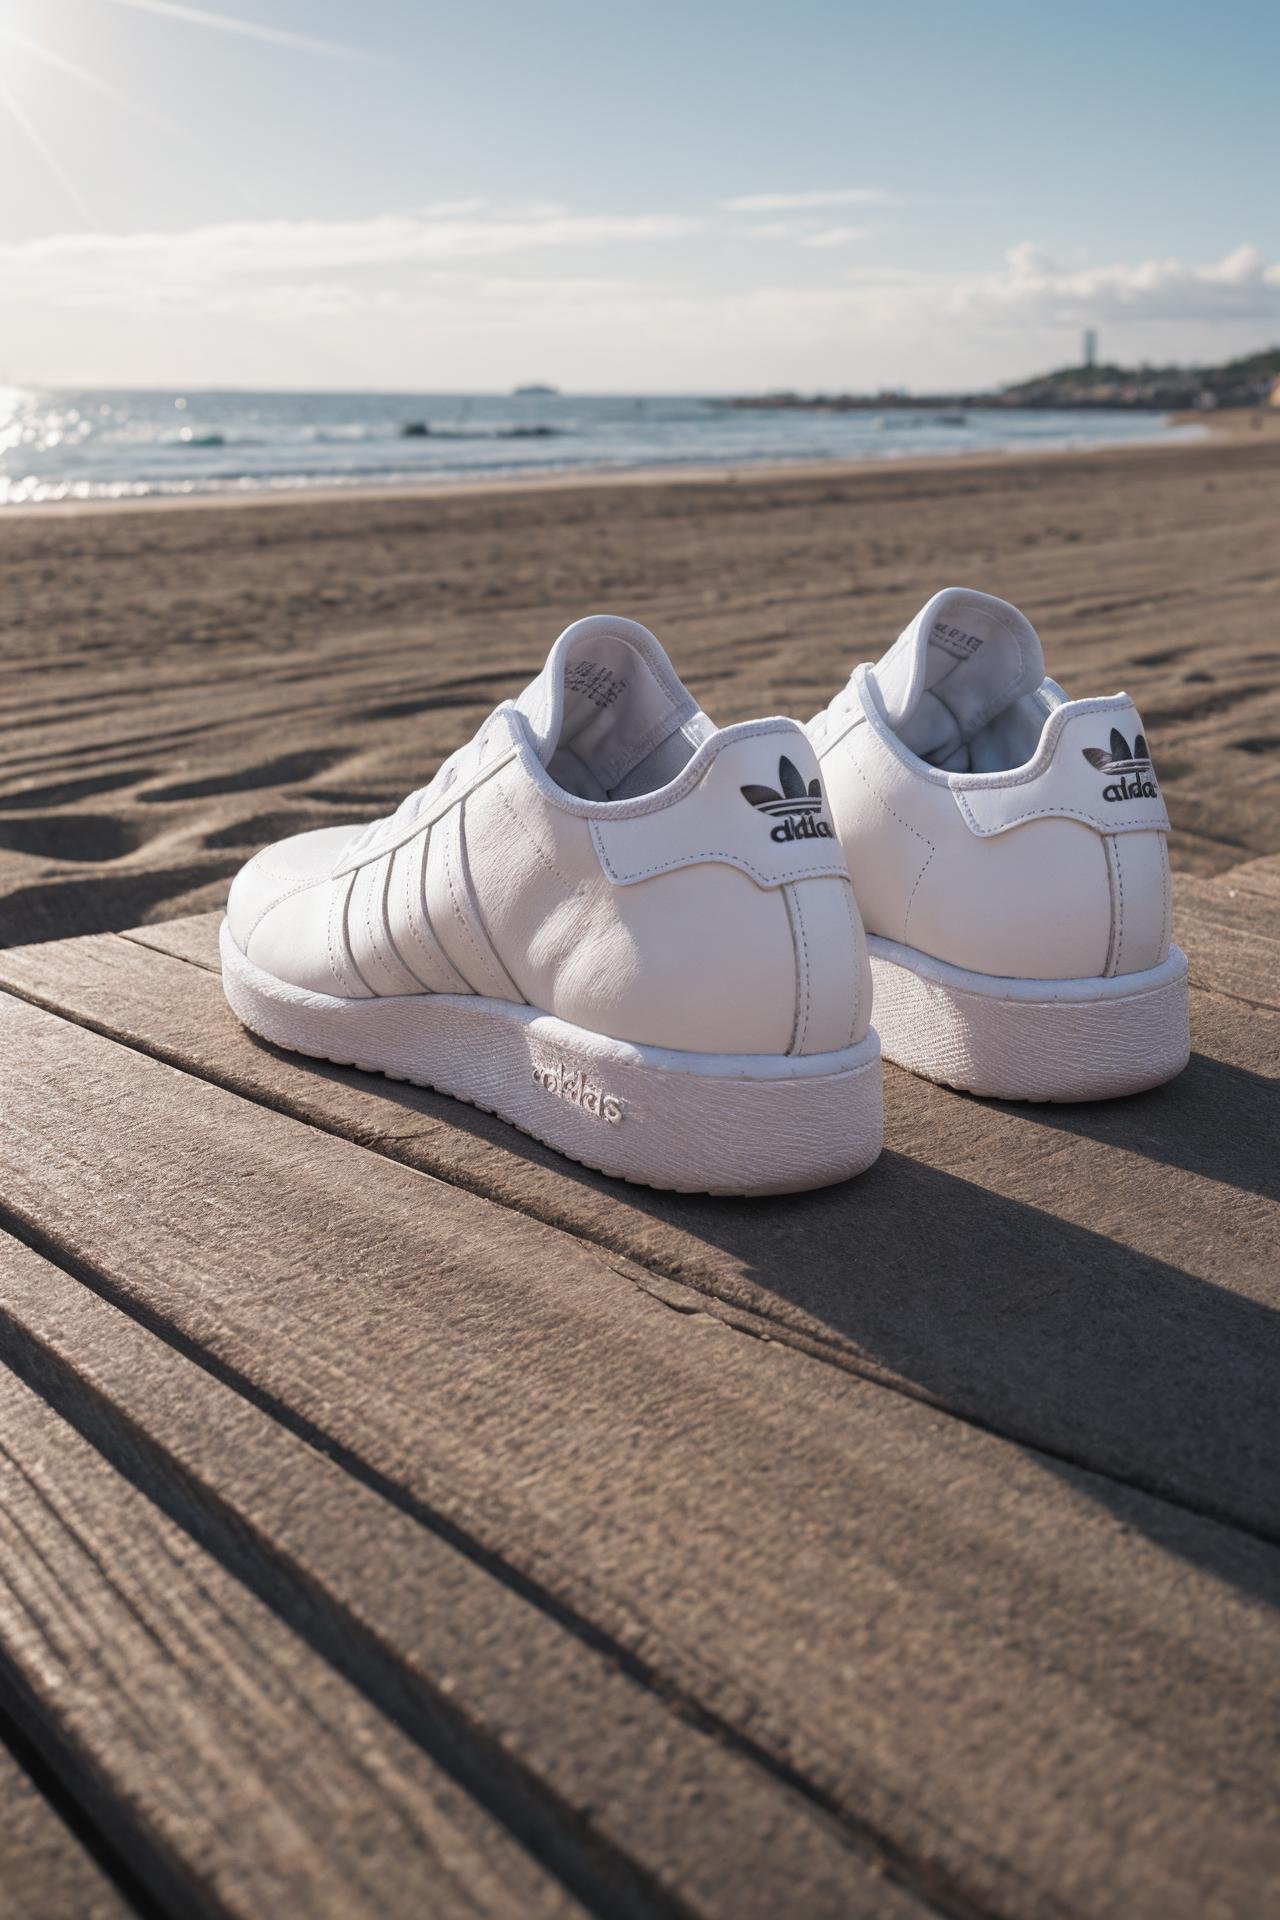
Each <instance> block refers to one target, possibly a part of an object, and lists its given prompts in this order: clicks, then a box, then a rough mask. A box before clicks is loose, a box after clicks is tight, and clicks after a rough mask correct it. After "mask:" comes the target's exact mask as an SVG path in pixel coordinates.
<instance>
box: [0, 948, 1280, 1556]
mask: <svg viewBox="0 0 1280 1920" xmlns="http://www.w3.org/2000/svg"><path fill="white" fill-rule="evenodd" d="M154 931H157V932H158V931H159V930H154ZM182 937H183V942H184V945H190V946H191V947H193V948H194V945H195V943H194V941H193V940H191V938H190V936H189V935H186V934H184V935H183V936H182ZM0 980H3V981H7V982H9V983H11V984H14V985H17V986H19V987H20V988H21V990H22V991H24V992H27V993H30V994H32V995H34V996H36V997H38V998H39V999H40V1000H41V1002H42V1003H43V1004H45V1005H48V1006H51V1007H57V1008H59V1009H61V1010H63V1011H65V1012H67V1013H70V1014H73V1015H74V1016H75V1017H76V1018H77V1019H81V1020H87V1021H90V1022H92V1023H93V1024H95V1025H97V1026H99V1027H101V1028H103V1029H105V1030H106V1031H108V1032H111V1033H115V1034H119V1035H121V1036H123V1037H125V1038H127V1039H128V1040H129V1041H130V1042H131V1043H132V1044H135V1045H138V1046H142V1047H144V1048H146V1049H147V1050H149V1051H150V1052H151V1053H153V1054H155V1055H157V1056H158V1057H159V1058H161V1059H166V1060H169V1061H172V1062H174V1063H176V1064H179V1065H182V1066H184V1067H189V1068H191V1069H193V1070H194V1071H195V1072H197V1073H200V1074H202V1075H204V1076H207V1077H208V1078H210V1079H213V1080H216V1081H218V1082H220V1083H222V1084H224V1085H227V1086H230V1087H233V1088H234V1089H235V1090H237V1091H239V1092H242V1093H244V1094H247V1095H248V1096H250V1097H251V1098H253V1099H255V1100H258V1101H262V1102H264V1103H266V1104H269V1105H271V1106H274V1107H277V1108H280V1109H283V1110H284V1111H286V1112H290V1113H293V1114H294V1115H296V1116H298V1117H300V1118H303V1119H305V1120H307V1121H308V1122H309V1123H311V1124H313V1125H317V1126H320V1127H323V1128H325V1129H327V1130H330V1131H333V1132H336V1133H339V1134H341V1135H343V1136H344V1137H346V1138H350V1139H353V1140H355V1141H357V1142H360V1143H361V1144H363V1145H366V1146H369V1147H371V1148H373V1149H375V1150H376V1151H377V1152H378V1153H380V1154H382V1155H385V1156H387V1157H389V1158H393V1159H396V1160H398V1161H401V1162H403V1163H405V1164H407V1165H409V1166H412V1167H415V1168H417V1169H419V1170H421V1171H423V1172H428V1173H431V1174H435V1175H438V1176H440V1177H441V1178H442V1179H444V1180H447V1181H449V1182H451V1183H455V1184H459V1185H462V1186H465V1187H466V1188H468V1189H471V1190H473V1191H479V1192H482V1193H485V1194H487V1195H489V1196H491V1197H493V1198H494V1199H497V1200H499V1201H501V1202H502V1204H503V1205H504V1206H506V1207H508V1208H512V1209H516V1210H518V1211H520V1212H522V1213H525V1214H531V1215H533V1216H535V1217H537V1218H539V1219H541V1220H543V1221H545V1222H547V1223H548V1224H551V1225H555V1226H558V1227H561V1228H567V1229H568V1230H570V1231H571V1232H572V1233H573V1234H574V1235H575V1236H578V1237H582V1238H585V1239H588V1240H590V1241H592V1242H593V1243H594V1244H596V1245H599V1246H601V1247H603V1248H605V1249H607V1250H608V1252H609V1253H610V1254H612V1255H615V1256H617V1257H618V1258H619V1259H621V1260H623V1261H625V1262H628V1263H631V1265H632V1266H633V1267H634V1268H635V1269H636V1270H637V1274H636V1277H637V1278H638V1279H639V1280H640V1281H641V1282H645V1281H646V1280H647V1279H648V1277H649V1276H655V1275H660V1276H662V1278H663V1280H675V1281H677V1282H679V1283H681V1284H682V1285H687V1286H691V1287H694V1288H697V1289H698V1290H699V1292H700V1293H701V1294H702V1295H703V1296H704V1298H705V1299H707V1300H708V1301H709V1302H711V1303H713V1304H714V1306H715V1309H716V1310H717V1311H719V1312H723V1313H725V1314H728V1315H729V1316H730V1317H738V1318H742V1317H743V1316H745V1317H746V1318H747V1319H748V1320H749V1322H750V1324H752V1325H755V1326H758V1327H760V1328H761V1329H762V1330H764V1331H769V1332H771V1333H773V1334H774V1336H775V1337H778V1338H784V1339H788V1340H792V1341H795V1342H798V1343H800V1344H802V1345H804V1346H806V1347H807V1348H808V1349H809V1350H811V1351H815V1352H819V1353H821V1354H823V1355H824V1356H825V1357H827V1358H828V1359H829V1360H830V1361H832V1363H833V1364H837V1365H841V1366H847V1367H850V1368H853V1369H855V1370H857V1371H859V1372H860V1373H862V1374H864V1375H869V1376H870V1377H873V1378H875V1379H878V1380H881V1381H884V1382H886V1383H889V1384H892V1385H894V1386H896V1387H898V1388H900V1389H901V1390H903V1391H905V1392H909V1393H911V1394H914V1395H917V1396H919V1397H921V1398H924V1399H927V1400H930V1401H933V1402H935V1403H936V1404H938V1405H941V1406H945V1407H947V1408H948V1409H950V1410H952V1411H956V1412H959V1413H962V1414H964V1415H965V1416H966V1417H967V1418H970V1419H973V1420H975V1421H978V1422H979V1423H981V1424H982V1425H984V1426H988V1427H992V1428H994V1429H996V1430H998V1431H1000V1432H1002V1433H1005V1434H1007V1435H1009V1436H1010V1437H1013V1438H1016V1439H1018V1440H1020V1441H1024V1442H1026V1443H1028V1444H1031V1445H1035V1446H1037V1447H1041V1448H1043V1449H1045V1450H1046V1451H1048V1452H1052V1453H1054V1454H1058V1455H1061V1456H1063V1457H1065V1458H1069V1459H1071V1460H1074V1461H1077V1462H1079V1463H1081V1464H1084V1465H1088V1466H1090V1467H1093V1468H1095V1469H1097V1470H1098V1471H1100V1472H1105V1473H1109V1474H1114V1475H1117V1476H1119V1477H1122V1478H1125V1479H1128V1480H1130V1481H1132V1482H1133V1483H1134V1484H1136V1485H1141V1486H1144V1487H1147V1488H1149V1489H1152V1490H1155V1491H1157V1492H1159V1493H1161V1494H1165V1495H1168V1496H1172V1497H1176V1498H1177V1499H1179V1500H1182V1501H1185V1502H1186V1503H1187V1504H1189V1505H1192V1506H1194V1507H1196V1508H1198V1509H1200V1510H1203V1511H1205V1512H1208V1513H1212V1514H1219V1515H1222V1516H1223V1517H1225V1518H1228V1519H1232V1520H1235V1521H1238V1522H1239V1523H1241V1524H1243V1525H1247V1526H1249V1527H1252V1528H1256V1529H1257V1530H1259V1531H1262V1532H1264V1533H1268V1534H1269V1535H1274V1536H1280V1418H1278V1417H1277V1416H1278V1415H1280V1320H1278V1319H1277V1315H1276V1312H1275V1309H1276V1307H1277V1305H1280V1276H1278V1275H1277V1260H1276V1247H1277V1210H1276V1188H1277V1167H1276V1159H1275V1153H1274V1147H1273V1136H1274V1130H1275V1126H1276V1110H1277V1094H1276V1088H1275V1085H1274V1083H1273V1081H1272V1080H1269V1079H1268V1078H1267V1077H1266V1076H1267V1075H1268V1074H1271V1075H1274V1074H1275V1073H1276V1071H1277V1062H1280V1016H1275V1015H1266V1014H1263V1013H1260V1012H1258V1011H1256V1010H1254V1009H1251V1008H1243V1007H1241V1006H1240V1004H1239V1003H1238V1002H1234V1001H1230V1000H1222V999H1217V998H1210V997H1208V996H1199V995H1198V996H1196V999H1197V1007H1196V1029H1197V1053H1196V1057H1195V1059H1194V1060H1193V1062H1192V1065H1191V1067H1190V1068H1189V1069H1188V1071H1187V1072H1186V1073H1185V1074H1184V1075H1183V1076H1182V1077H1181V1078H1180V1079H1178V1080H1177V1081H1175V1082H1174V1083H1173V1084H1172V1085H1171V1086H1169V1087H1167V1088H1164V1089H1161V1090H1159V1091H1157V1092H1156V1093H1154V1094H1151V1095H1148V1096H1145V1097H1143V1098H1141V1099H1137V1100H1126V1101H1116V1102H1111V1103H1104V1104H1102V1105H1094V1106H1083V1107H1028V1106H1017V1107H999V1106H996V1105H993V1104H990V1103H982V1102H978V1101H974V1100H968V1099H965V1098H963V1097H962V1096H960V1095H957V1094H954V1093H951V1092H950V1091H948V1090H946V1089H943V1088H938V1087H932V1086H929V1085H928V1084H927V1083H926V1082H924V1081H920V1080H915V1079H912V1078H910V1077H908V1076H906V1075H903V1074H900V1073H897V1072H890V1073H889V1074H888V1075H887V1076H886V1096H887V1107H888V1142H889V1150H888V1152H887V1153H886V1154H885V1156H884V1159H883V1161H882V1162H881V1164H880V1165H879V1166H878V1167H876V1168H875V1169H874V1170H873V1171H872V1172H871V1173H870V1174H869V1175H867V1176H865V1177H864V1178H863V1179H861V1180H858V1181H855V1182H852V1183H848V1184H846V1185H845V1186H842V1187H836V1188H832V1189H830V1190H828V1191H827V1192H825V1193H821V1194H813V1195H808V1196H805V1197H804V1198H803V1199H802V1200H798V1201H779V1202H770V1203H763V1204H762V1203H758V1202H740V1203H735V1202H726V1201H716V1200H699V1199H696V1198H687V1197H677V1196H669V1195H661V1194H655V1193H652V1192H649V1191H647V1190H644V1189H639V1188H632V1187H627V1186H625V1185H623V1184H622V1183H619V1182H610V1181H608V1180H604V1179H602V1178H598V1177H596V1176H594V1175H591V1174H589V1173H586V1172H585V1171H584V1170H583V1169H581V1168H577V1167H574V1166H572V1165H571V1164H570V1163H569V1162H567V1161H564V1160H562V1159H561V1158H560V1157H559V1156H558V1155H556V1154H553V1153H551V1152H550V1151H549V1150H546V1149H543V1148H541V1147H539V1146H538V1145H537V1144H536V1143H535V1142H532V1141H530V1140H528V1139H527V1138H526V1136H524V1135H523V1134H519V1133H516V1132H515V1131H514V1130H513V1129H511V1128H508V1127H506V1126H504V1125H503V1124H502V1122H500V1121H497V1120H494V1119H492V1118H491V1117H489V1116H486V1115H483V1114H479V1113H477V1112H476V1111H475V1110H474V1109H472V1108H469V1107H464V1106H461V1105H459V1104H458V1103H457V1102H455V1101H451V1100H446V1099H443V1098H441V1097H440V1096H437V1095H434V1094H432V1093H430V1092H427V1091H425V1090H422V1089H417V1088H411V1087H404V1086H396V1085H393V1084H391V1083H390V1082H387V1081H383V1080H380V1079H377V1078H375V1077H370V1076H365V1075H360V1074H356V1073H350V1072H345V1071H343V1070H342V1069H339V1068H329V1067H324V1066H318V1065H316V1064H315V1063H313V1062H309V1061H300V1060H299V1059H297V1058H296V1057H294V1056H290V1055H286V1054H282V1053H279V1052H277V1051H275V1050H274V1049H271V1048H268V1047H265V1046H263V1045H261V1044H259V1043H258V1042H257V1041H255V1040H253V1039H252V1038H250V1037H249V1036H248V1035H246V1034H245V1033H244V1032H243V1030H242V1029H241V1028H240V1027H239V1025H238V1024H237V1023H236V1021H235V1020H234V1019H233V1018H232V1017H231V1015H230V1013H229V1012H228V1010H227V1008H226V1006H225V1003H224V1001H223V999H222V992H221V986H220V984H219V982H218V980H217V978H216V977H215V976H214V975H212V974H210V973H208V972H205V971H203V970H201V969H199V968H197V967H194V966H189V965H186V964H181V963H179V962H178V961H175V960H167V959H165V958H163V957H161V956H160V955H159V954H157V953H155V952H153V951H151V950H145V949H143V948H142V947H140V946H137V945H135V944H133V943H132V942H130V941H124V940H112V939H110V938H102V939H89V940H79V941H63V942H59V943H57V944H56V945H54V946H50V947H42V948H32V949H27V950H14V951H11V952H9V953H7V954H4V955H0ZM1268 1059H1270V1061H1271V1065H1270V1066H1268V1065H1267V1064H1266V1063H1267V1060H1268ZM1249 1062H1253V1063H1255V1064H1252V1065H1250V1064H1247V1063H1249ZM650 1283H651V1282H650Z"/></svg>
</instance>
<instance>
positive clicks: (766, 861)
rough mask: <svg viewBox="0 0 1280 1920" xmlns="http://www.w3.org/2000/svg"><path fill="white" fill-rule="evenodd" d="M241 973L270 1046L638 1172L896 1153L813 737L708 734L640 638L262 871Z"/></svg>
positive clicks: (538, 694)
mask: <svg viewBox="0 0 1280 1920" xmlns="http://www.w3.org/2000/svg"><path fill="white" fill-rule="evenodd" d="M222 977H223V984H224V986H225V989H226V994H227V998H228V1000H229V1001H230V1002H231V1005H232V1007H233V1008H234V1009H235V1011H236V1013H237V1014H238V1015H239V1017H240V1019H241V1020H243V1021H244V1023H245V1025H246V1026H248V1027H251V1028H252V1029H253V1030H254V1032H255V1033H258V1034H261V1035H262V1036H263V1037H264V1038H265V1039H267V1040H271V1041H274V1042H275V1043H276V1044H277V1045H279V1046H283V1047H290V1048H293V1049H295V1050H296V1051H298V1052H300V1053H308V1054H315V1055H319V1056H322V1057H324V1058H327V1059H331V1060H335V1061H338V1062H340V1063H342V1064H344V1065H350V1066H359V1067H364V1068H368V1069H371V1070H373V1071H376V1072H380V1073H386V1074H390V1075H391V1076H392V1077H393V1078H397V1079H406V1080H416V1081H419V1082H420V1083H422V1084H423V1085H426V1086H431V1087H436V1088H438V1089H439V1090H440V1091H441V1092H443V1093H449V1094H453V1095H456V1096H457V1097H458V1098H459V1099H463V1100H469V1101H473V1102H474V1103H475V1104H476V1105H477V1106H480V1107H486V1108H488V1109H490V1110H491V1111H492V1112H494V1113H498V1114H501V1115H502V1117H503V1118H504V1119H506V1120H509V1121H511V1122H512V1123H513V1124H514V1125H515V1126H517V1127H522V1128H524V1130H525V1131H526V1132H527V1133H531V1134H533V1135H535V1136H536V1137H537V1138H538V1139H539V1140H545V1141H546V1142H547V1143H548V1144H549V1145H550V1146H553V1147H557V1148H559V1150H560V1151H561V1152H562V1153H566V1154H568V1155H569V1156H570V1157H571V1158H573V1159H575V1160H580V1161H583V1162H584V1163H585V1164H586V1165H588V1166H591V1167H597V1168H599V1169H600V1170H601V1171H602V1172H605V1173H612V1174H620V1175H621V1176H622V1177H623V1178H625V1179H628V1180H637V1181H641V1182H644V1183H646V1184H648V1185H651V1186H655V1187H674V1188H679V1189H682V1190H691V1191H695V1192H713V1193H717V1192H727V1193H785V1192H789V1191H793V1190H795V1189H799V1188H803V1187H816V1186H822V1185H825V1184H827V1183H828V1182H830V1181H834V1180H842V1179H844V1178H845V1177H846V1176H847V1175H849V1174H853V1173H859V1172H861V1171H862V1169H863V1168H864V1167H867V1166H869V1165H870V1164H871V1162H872V1161H873V1160H874V1159H875V1157H876V1155H877V1154H878V1153H879V1151H880V1145H881V1139H882V1128H883V1120H882V1104H881V1071H880V1048H879V1042H878V1040H877V1037H876V1035H875V1033H874V1032H873V1031H872V1030H871V1028H870V1017H871V977H870V970H869V967H868V964H867V957H866V944H865V941H864V938H863V933H862V925H861V922H860V921H859V919H858V910H857V907H856V906H855V904H854V900H853V889H852V887H851V886H850V883H849V878H848V872H847V869H846V866H845V862H844V857H843V855H842V854H841V851H840V846H839V843H838V841H837V840H836V838H835V835H834V831H833V828H832V824H831V821H830V818H829V816H828V815H827V813H826V812H825V809H824V802H823V799H822V794H821V789H820V787H819V784H818V764H817V761H816V759H815V758H814V754H813V750H812V748H811V747H810V745H809V742H808V740H807V738H806V736H805V733H804V730H803V728H801V727H800V726H798V725H797V724H796V722H795V721H792V720H782V719H777V720H754V721H751V722H750V723H749V724H747V725H744V726H737V727H728V728H726V729H725V730H724V731H723V732H718V731H717V730H716V728H715V727H714V726H713V725H712V723H711V721H710V720H708V718H707V716H706V715H705V714H704V713H701V712H699V710H698V707H697V704H696V703H695V701H694V699H693V697H692V695H691V694H690V693H689V692H688V691H687V690H686V689H685V688H684V687H683V686H682V685H681V683H680V681H679V679H678V678H677V677H676V674H675V672H674V671H673V669H672V667H671V663H670V661H669V660H668V659H667V656H666V654H665V653H664V652H663V650H662V648H661V647H660V646H659V645H658V642H657V641H656V640H655V639H654V637H653V635H652V634H651V633H649V632H647V631H646V629H645V628H644V627H641V626H637V625H636V624H635V623H634V622H633V621H630V620H618V619H613V618H609V617H606V616H597V617H594V618H591V619H587V620H579V621H578V622H577V623H576V624H575V625H574V626H571V627H570V628H569V629H568V630H567V631H566V632H565V633H563V634H562V635H561V636H560V638H559V640H557V642H556V644H555V646H554V647H553V648H552V649H551V654H550V657H549V659H548V661H547V664H546V667H545V669H544V670H543V672H542V673H541V674H540V675H539V676H538V678H537V679H536V680H535V681H534V682H533V683H532V685H531V686H529V687H528V688H527V689H526V690H525V692H524V693H523V694H521V696H520V698H519V699H518V700H516V701H504V703H503V704H502V705H501V706H500V707H498V708H497V709H496V710H495V712H494V713H492V714H491V715H490V717H489V718H488V719H487V720H486V721H485V723H484V725H483V726H482V727H481V728H480V731H479V732H478V733H477V734H476V736H475V738H474V739H473V740H472V741H471V742H470V743H469V744H468V745H467V746H464V747H462V748H460V749H459V750H458V752H456V753H454V754H453V755H452V756H451V757H450V758H449V759H448V760H446V762H445V763H444V765H443V766H442V767H441V769H440V771H439V772H438V773H437V774H436V776H435V778H434V779H433V780H432V781H431V782H430V784H429V785H428V786H426V787H424V788H422V789H421V790H420V791H419V792H417V793H413V794H410V796H409V798H408V799H407V800H406V801H405V802H404V804H403V805H402V806H401V807H400V808H399V810H398V811H397V812H396V813H394V814H393V815H392V816H391V817H390V818H389V819H386V820H380V821H377V822H375V824H374V825H373V826H370V827H366V828H364V829H362V830H359V829H356V828H354V827H326V828H321V829H320V830H319V831H318V832H314V833H302V834H297V835H295V836H294V837H293V838H292V839H289V840H282V841H280V842H279V844H278V845H276V846H273V847H268V848H267V849H266V851H265V852H264V853H260V854H258V855H257V856H256V858H254V859H253V860H251V861H250V862H249V864H248V865H247V866H246V867H244V868H243V869H242V871H241V872H240V873H239V874H238V875H237V876H236V879H235V881H234V882H233V884H232V887H231V897H230V900H229V902H228V906H227V918H226V921H225V923H224V925H223V929H222Z"/></svg>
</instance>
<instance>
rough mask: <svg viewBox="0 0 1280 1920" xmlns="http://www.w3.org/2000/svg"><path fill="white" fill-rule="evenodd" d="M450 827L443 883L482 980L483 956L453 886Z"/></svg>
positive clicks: (446, 841) (468, 983) (446, 837)
mask: <svg viewBox="0 0 1280 1920" xmlns="http://www.w3.org/2000/svg"><path fill="white" fill-rule="evenodd" d="M452 825H453V823H452V822H450V825H449V827H447V828H446V829H445V837H444V851H443V861H444V883H445V885H446V887H448V889H449V898H450V900H451V901H452V902H453V917H454V919H455V920H456V921H457V923H458V930H459V932H460V933H461V935H462V938H463V940H464V942H465V943H466V944H467V945H468V946H469V947H470V949H471V951H472V953H473V954H474V955H475V958H476V960H477V961H478V963H479V972H480V975H481V977H482V978H483V976H484V972H485V963H484V954H483V953H482V951H481V949H480V943H479V941H478V940H477V939H476V937H475V935H474V933H473V932H472V931H471V928H470V927H469V926H468V925H467V921H466V919H465V917H464V915H463V912H462V908H461V907H460V906H459V905H458V893H457V889H456V887H455V886H454V884H453V858H452V853H451V849H450V846H449V839H450V833H451V830H452ZM462 977H463V979H466V975H465V974H464V975H463V976H462ZM467 985H468V986H469V987H470V988H471V991H472V993H478V992H480V988H478V987H476V986H475V985H473V983H472V982H471V981H469V980H468V981H467Z"/></svg>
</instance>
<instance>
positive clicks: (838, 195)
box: [720, 187, 900, 213]
mask: <svg viewBox="0 0 1280 1920" xmlns="http://www.w3.org/2000/svg"><path fill="white" fill-rule="evenodd" d="M720 204H721V206H722V207H724V208H725V209H726V211H727V212H729V213H806V212H811V211H812V210H813V209H814V208H815V207H892V206H897V205H899V204H900V199H899V196H898V195H897V194H895V193H886V192H885V190H884V189H883V188H882V187H816V188H814V189H813V191H812V192H809V193H747V194H741V195H739V196H738V198H737V199H735V200H722V201H721V203H720Z"/></svg>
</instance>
